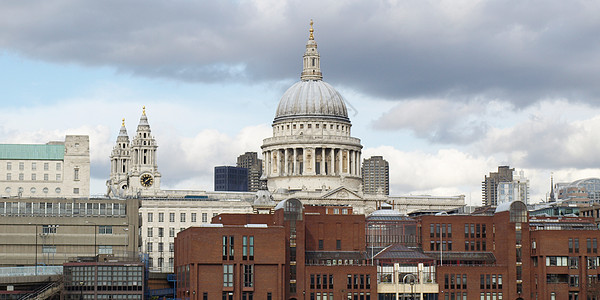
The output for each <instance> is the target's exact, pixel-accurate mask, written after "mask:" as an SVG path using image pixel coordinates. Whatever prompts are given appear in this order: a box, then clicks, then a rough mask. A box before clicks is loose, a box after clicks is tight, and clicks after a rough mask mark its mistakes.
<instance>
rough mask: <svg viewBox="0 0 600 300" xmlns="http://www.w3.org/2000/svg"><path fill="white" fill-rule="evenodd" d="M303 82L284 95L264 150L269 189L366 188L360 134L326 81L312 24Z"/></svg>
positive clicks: (354, 190)
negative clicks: (363, 182)
mask: <svg viewBox="0 0 600 300" xmlns="http://www.w3.org/2000/svg"><path fill="white" fill-rule="evenodd" d="M302 62H303V69H302V74H301V76H300V79H301V80H300V81H299V82H297V83H295V84H294V85H292V87H290V88H289V89H288V90H287V91H286V92H285V93H284V94H283V97H282V98H281V101H280V102H279V106H278V107H277V113H276V115H275V119H274V120H273V125H272V127H273V137H271V138H267V139H265V140H264V141H263V145H262V151H263V157H264V158H265V159H264V165H265V171H264V172H265V175H266V177H267V180H268V181H267V182H268V187H269V190H270V191H272V192H274V193H293V192H326V191H330V190H333V189H336V188H339V187H344V188H345V189H347V190H349V191H350V192H354V193H359V192H360V190H361V182H362V180H361V174H360V173H361V167H360V165H361V164H360V162H361V149H362V145H361V144H360V139H358V138H355V137H352V136H351V133H350V129H351V127H352V124H351V123H350V119H349V118H348V111H347V109H346V105H345V103H344V99H343V98H342V96H341V95H340V93H338V92H337V91H336V90H335V89H334V88H333V87H332V86H331V85H329V84H328V83H326V82H324V81H323V75H322V73H321V63H320V55H319V52H318V51H317V43H316V42H315V40H314V36H313V29H312V23H311V28H310V35H309V39H308V42H307V44H306V51H305V53H304V56H303V60H302Z"/></svg>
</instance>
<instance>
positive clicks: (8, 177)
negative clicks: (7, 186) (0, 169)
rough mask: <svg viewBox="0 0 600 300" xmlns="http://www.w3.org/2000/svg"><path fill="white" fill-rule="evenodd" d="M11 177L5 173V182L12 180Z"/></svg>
mask: <svg viewBox="0 0 600 300" xmlns="http://www.w3.org/2000/svg"><path fill="white" fill-rule="evenodd" d="M11 176H12V175H11V174H10V173H6V180H8V181H10V180H12V178H11Z"/></svg>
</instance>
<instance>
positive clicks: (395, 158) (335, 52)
mask: <svg viewBox="0 0 600 300" xmlns="http://www.w3.org/2000/svg"><path fill="white" fill-rule="evenodd" d="M598 15H600V2H598V1H578V0H573V1H568V2H567V1H558V0H544V1H494V0H490V1H476V0H471V1H466V0H441V1H434V0H426V1H423V0H407V1H401V0H398V1H393V0H389V1H378V0H349V1H323V0H320V1H314V0H306V1H280V0H264V1H263V0H230V1H191V0H171V1H146V0H143V1H142V0H132V1H116V0H106V1H78V0H52V1H18V0H7V1H2V2H0V135H1V138H0V143H45V142H48V141H50V140H61V139H64V136H65V135H66V134H87V135H89V136H90V152H91V153H90V158H91V177H92V179H91V192H92V194H103V193H105V192H106V185H105V181H106V179H108V176H109V171H110V170H109V156H110V152H111V149H112V147H113V146H114V144H115V141H116V136H117V134H118V132H119V127H120V125H121V119H122V118H125V123H126V127H127V129H128V131H129V134H130V136H131V135H132V134H134V133H135V129H136V126H137V124H138V122H139V118H140V116H141V111H142V106H145V107H146V112H147V115H148V119H149V123H150V126H151V129H152V133H153V135H154V136H155V138H156V141H157V143H158V145H159V148H158V154H157V155H158V163H159V171H160V172H161V174H162V188H165V189H203V190H209V191H210V190H213V181H212V177H213V168H214V166H216V165H233V164H235V161H236V157H237V156H238V155H240V154H242V153H243V152H245V151H257V152H260V145H261V144H262V139H264V138H267V137H269V136H271V123H272V121H273V117H274V115H275V110H276V108H277V104H278V102H279V99H280V97H281V96H282V95H283V93H284V92H285V90H286V89H287V88H288V87H290V86H291V85H292V84H293V83H294V82H296V81H298V80H299V79H300V72H301V69H302V60H301V59H302V54H303V53H304V49H305V45H306V41H307V39H308V29H309V22H310V20H311V19H313V20H314V30H315V33H314V36H315V40H316V41H317V43H318V47H319V48H318V50H319V52H320V54H321V69H322V72H323V76H324V80H325V81H327V82H328V83H330V84H331V85H333V86H334V87H335V88H336V89H337V90H338V91H339V92H340V93H341V94H342V95H343V96H344V98H345V100H346V104H347V106H348V108H349V117H350V119H351V121H352V125H353V126H352V136H354V137H358V138H360V139H361V141H362V144H363V146H364V148H363V157H364V158H366V157H370V156H372V155H383V156H384V158H385V159H386V160H388V161H389V163H390V194H392V195H409V194H411V195H424V194H427V195H438V196H443V195H446V196H450V195H461V194H462V195H465V196H466V200H467V202H468V203H469V204H474V205H478V204H480V203H481V181H482V180H483V178H484V176H485V175H486V174H488V173H489V172H492V171H495V170H497V167H498V166H499V165H510V166H511V167H513V168H515V170H517V171H521V170H522V171H524V174H525V176H526V177H527V178H528V179H529V180H530V198H531V200H532V201H533V202H539V201H544V200H545V199H546V197H547V195H548V193H549V189H550V176H551V174H553V176H554V180H555V182H569V181H573V180H576V179H581V178H588V177H600V155H597V154H598V153H599V152H600V135H599V134H598V133H597V128H600V85H599V84H598V80H599V79H600V37H599V35H598V33H599V32H600V18H598V17H597V16H598Z"/></svg>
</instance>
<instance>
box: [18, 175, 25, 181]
mask: <svg viewBox="0 0 600 300" xmlns="http://www.w3.org/2000/svg"><path fill="white" fill-rule="evenodd" d="M24 179H25V175H24V174H23V173H19V180H21V181H23V180H24Z"/></svg>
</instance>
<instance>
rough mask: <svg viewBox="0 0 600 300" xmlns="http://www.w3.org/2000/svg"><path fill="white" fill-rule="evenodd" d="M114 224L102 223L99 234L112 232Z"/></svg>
mask: <svg viewBox="0 0 600 300" xmlns="http://www.w3.org/2000/svg"><path fill="white" fill-rule="evenodd" d="M112 233H113V228H112V225H100V226H98V234H112Z"/></svg>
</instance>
